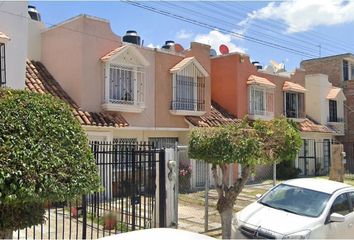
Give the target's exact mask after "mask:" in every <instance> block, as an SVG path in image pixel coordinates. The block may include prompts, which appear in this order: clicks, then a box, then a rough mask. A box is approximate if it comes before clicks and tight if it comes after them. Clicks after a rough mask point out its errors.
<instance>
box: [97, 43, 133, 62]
mask: <svg viewBox="0 0 354 240" xmlns="http://www.w3.org/2000/svg"><path fill="white" fill-rule="evenodd" d="M126 47H127V46H122V47H118V48H116V49H114V50H113V51H111V52H109V53H107V54H106V55H104V56H103V57H101V60H102V61H103V62H106V61H108V60H109V59H110V58H111V57H113V56H114V55H115V54H116V53H118V52H120V51H121V50H123V49H124V48H126Z"/></svg>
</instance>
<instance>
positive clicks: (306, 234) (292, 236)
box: [283, 230, 311, 239]
mask: <svg viewBox="0 0 354 240" xmlns="http://www.w3.org/2000/svg"><path fill="white" fill-rule="evenodd" d="M310 233H311V230H304V231H300V232H296V233H292V234H288V235H285V236H284V237H283V239H309V237H310Z"/></svg>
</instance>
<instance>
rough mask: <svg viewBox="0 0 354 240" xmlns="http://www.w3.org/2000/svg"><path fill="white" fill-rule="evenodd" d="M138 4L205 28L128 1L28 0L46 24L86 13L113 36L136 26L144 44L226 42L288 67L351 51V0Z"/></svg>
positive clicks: (353, 9)
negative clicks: (104, 23)
mask: <svg viewBox="0 0 354 240" xmlns="http://www.w3.org/2000/svg"><path fill="white" fill-rule="evenodd" d="M138 3H139V5H140V7H141V6H143V7H147V8H149V9H154V10H157V11H160V12H161V11H163V12H164V13H165V14H166V13H167V14H174V16H175V17H176V16H177V17H179V18H181V17H182V18H184V20H185V21H192V22H194V23H197V24H199V25H203V26H205V25H207V26H208V28H206V27H202V26H197V25H196V24H191V23H188V22H185V21H181V20H178V19H175V18H171V17H167V16H164V15H162V14H157V13H155V12H152V11H149V10H146V9H142V8H139V7H136V6H133V5H131V4H128V3H126V2H119V1H109V2H104V1H100V2H94V1H90V2H85V1H78V2H71V1H70V2H69V1H61V2H54V1H48V2H46V1H30V2H29V4H33V5H35V6H36V7H37V9H38V10H39V12H40V13H41V16H42V20H43V22H44V23H45V24H46V25H47V26H50V25H52V24H58V23H60V22H62V21H65V20H66V19H68V18H71V17H74V16H76V15H79V14H83V13H85V14H89V15H93V16H97V17H100V18H104V19H107V20H109V21H110V23H111V27H112V30H113V32H115V33H116V34H117V35H121V36H122V35H124V33H125V31H126V30H137V31H138V33H139V35H140V36H141V38H142V39H143V40H144V45H145V46H154V47H159V46H162V45H163V43H164V41H165V40H174V41H176V42H178V43H180V44H182V45H183V46H184V47H185V48H188V47H189V43H190V42H191V41H200V42H204V43H208V44H210V45H212V47H213V48H215V49H216V50H218V46H219V45H220V44H225V45H227V46H228V47H229V49H230V51H243V52H245V53H247V54H249V55H250V56H251V59H253V60H257V61H260V62H261V64H263V65H266V64H268V63H269V61H270V60H275V61H276V62H283V63H284V64H285V66H286V68H287V70H292V69H294V68H295V67H298V66H299V63H300V61H301V60H303V59H308V58H314V57H318V56H319V54H320V53H319V51H320V49H321V56H328V55H335V54H341V53H345V52H352V53H353V52H354V44H353V43H354V31H353V23H354V1H341V0H337V1H333V0H311V1H307V0H295V1H292V2H289V1H287V2H268V1H267V2H265V1H236V2H231V1H228V2H217V1H214V2H206V1H203V2H196V1H193V2H191V1H185V2H181V1H169V2H161V1H160V2H151V1H148V2H138ZM238 36H245V37H246V38H247V39H242V38H243V37H242V38H240V37H238ZM255 42H257V43H255ZM259 42H261V43H262V44H259ZM269 45H271V46H269ZM319 46H321V47H319ZM278 48H282V49H278Z"/></svg>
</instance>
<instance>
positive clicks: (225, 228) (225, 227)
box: [220, 208, 232, 239]
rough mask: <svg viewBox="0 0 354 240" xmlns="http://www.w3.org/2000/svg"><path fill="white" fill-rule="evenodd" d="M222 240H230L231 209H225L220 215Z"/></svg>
mask: <svg viewBox="0 0 354 240" xmlns="http://www.w3.org/2000/svg"><path fill="white" fill-rule="evenodd" d="M220 217H221V227H222V239H230V238H231V223H232V208H225V209H224V210H223V211H222V212H221V213H220Z"/></svg>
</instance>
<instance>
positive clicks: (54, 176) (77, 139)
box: [0, 89, 100, 238]
mask: <svg viewBox="0 0 354 240" xmlns="http://www.w3.org/2000/svg"><path fill="white" fill-rule="evenodd" d="M99 185H100V182H99V176H98V173H97V168H96V165H95V162H94V158H93V155H92V153H91V151H90V148H89V145H88V139H87V137H86V135H85V133H84V132H83V129H82V128H81V126H80V124H79V122H78V121H77V120H76V119H75V117H74V116H73V114H72V111H71V109H70V107H69V106H68V105H67V104H66V103H64V102H63V101H61V100H59V99H57V98H55V97H52V96H50V95H46V94H36V93H31V92H28V91H20V90H9V89H0V238H10V237H11V236H12V231H14V230H16V229H19V228H25V227H28V226H31V225H35V224H39V223H42V222H43V221H44V204H43V203H44V201H45V200H53V201H64V200H67V199H71V198H74V197H76V196H79V195H81V194H85V193H90V192H93V191H97V190H98V189H99Z"/></svg>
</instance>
